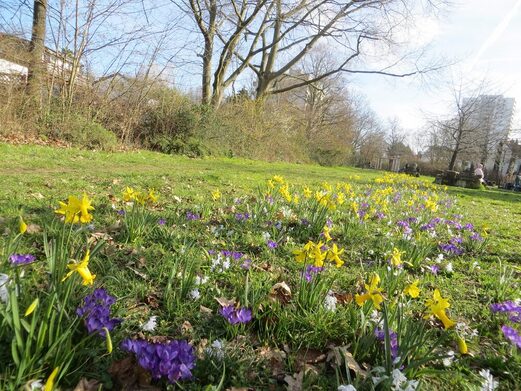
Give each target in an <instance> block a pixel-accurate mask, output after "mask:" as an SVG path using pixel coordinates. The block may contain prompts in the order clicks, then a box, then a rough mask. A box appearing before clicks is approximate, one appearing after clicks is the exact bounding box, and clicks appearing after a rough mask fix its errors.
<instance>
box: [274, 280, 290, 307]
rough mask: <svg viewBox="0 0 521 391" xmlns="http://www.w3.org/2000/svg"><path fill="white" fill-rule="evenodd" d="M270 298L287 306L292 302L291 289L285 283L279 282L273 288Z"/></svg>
mask: <svg viewBox="0 0 521 391" xmlns="http://www.w3.org/2000/svg"><path fill="white" fill-rule="evenodd" d="M269 296H270V300H272V301H278V302H279V303H281V304H287V303H289V301H290V300H291V289H290V287H289V286H288V284H286V283H285V282H284V281H282V282H277V283H276V284H275V285H273V286H272V287H271V290H270V295H269Z"/></svg>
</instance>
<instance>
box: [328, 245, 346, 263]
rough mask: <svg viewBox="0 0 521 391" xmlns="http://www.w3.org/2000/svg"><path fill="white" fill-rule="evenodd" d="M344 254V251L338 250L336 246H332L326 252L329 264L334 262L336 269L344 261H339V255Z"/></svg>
mask: <svg viewBox="0 0 521 391" xmlns="http://www.w3.org/2000/svg"><path fill="white" fill-rule="evenodd" d="M343 252H344V249H342V250H338V246H337V245H336V243H335V244H333V247H332V248H330V249H329V250H328V251H327V259H328V260H329V261H331V262H335V264H336V267H340V266H342V265H343V264H344V261H342V260H341V259H340V255H342V253H343Z"/></svg>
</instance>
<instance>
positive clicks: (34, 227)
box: [25, 224, 42, 234]
mask: <svg viewBox="0 0 521 391" xmlns="http://www.w3.org/2000/svg"><path fill="white" fill-rule="evenodd" d="M25 232H27V233H28V234H35V233H38V232H42V227H40V226H39V225H38V224H27V231H25Z"/></svg>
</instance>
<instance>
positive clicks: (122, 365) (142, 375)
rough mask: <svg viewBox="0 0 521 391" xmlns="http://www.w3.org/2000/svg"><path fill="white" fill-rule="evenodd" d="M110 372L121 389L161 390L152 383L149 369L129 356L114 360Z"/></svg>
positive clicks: (131, 390) (139, 390)
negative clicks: (142, 366) (146, 369)
mask: <svg viewBox="0 0 521 391" xmlns="http://www.w3.org/2000/svg"><path fill="white" fill-rule="evenodd" d="M109 373H110V375H111V376H112V378H113V380H114V382H115V383H116V384H117V385H118V386H119V389H121V390H125V391H145V390H147V391H159V390H160V389H159V388H157V387H154V386H152V385H151V384H150V382H151V381H152V377H151V376H150V373H148V371H145V370H144V369H143V368H141V367H140V366H139V365H138V364H137V362H136V361H135V360H134V359H133V358H131V357H127V358H124V359H123V360H119V361H114V362H113V363H112V365H111V366H110V368H109Z"/></svg>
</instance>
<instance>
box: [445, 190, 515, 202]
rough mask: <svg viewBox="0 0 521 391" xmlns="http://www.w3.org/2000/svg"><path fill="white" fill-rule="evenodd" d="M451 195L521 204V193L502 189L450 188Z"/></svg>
mask: <svg viewBox="0 0 521 391" xmlns="http://www.w3.org/2000/svg"><path fill="white" fill-rule="evenodd" d="M449 192H450V193H451V194H456V195H458V196H463V197H471V198H476V199H479V200H482V201H485V200H490V201H500V202H508V203H521V193H518V192H513V191H509V190H501V189H492V188H489V189H481V190H479V189H478V190H475V189H465V188H463V187H449Z"/></svg>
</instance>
